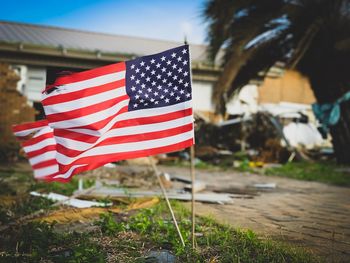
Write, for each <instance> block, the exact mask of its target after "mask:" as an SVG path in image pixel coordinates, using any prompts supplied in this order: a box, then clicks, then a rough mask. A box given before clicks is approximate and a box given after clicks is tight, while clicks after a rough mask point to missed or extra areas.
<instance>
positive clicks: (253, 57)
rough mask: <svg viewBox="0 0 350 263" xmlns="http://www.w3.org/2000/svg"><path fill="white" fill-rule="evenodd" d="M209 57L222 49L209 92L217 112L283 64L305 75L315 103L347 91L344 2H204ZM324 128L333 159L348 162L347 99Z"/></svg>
mask: <svg viewBox="0 0 350 263" xmlns="http://www.w3.org/2000/svg"><path fill="white" fill-rule="evenodd" d="M203 16H204V18H205V20H206V22H207V35H208V37H207V40H208V42H209V48H208V51H209V56H210V58H211V59H212V60H213V59H215V57H216V55H217V54H218V52H219V50H220V49H223V50H224V56H223V60H222V64H223V72H222V74H221V76H220V77H219V80H218V81H217V83H216V85H215V87H214V93H213V102H214V104H215V105H216V111H217V112H218V113H224V111H225V105H226V102H227V101H228V99H230V98H231V97H232V96H233V94H234V92H235V91H236V90H238V89H240V88H241V87H242V86H243V85H245V84H247V83H248V82H249V81H250V80H251V79H253V78H256V77H258V76H260V77H261V76H264V74H266V73H267V71H268V70H269V68H270V67H271V66H272V65H274V64H275V63H276V62H278V61H280V62H284V63H285V65H286V67H287V68H292V69H293V68H294V69H296V70H298V71H300V72H301V73H302V74H304V75H305V76H307V77H308V78H309V80H310V83H311V87H312V89H313V91H314V94H315V97H316V99H317V102H318V103H319V104H325V103H334V102H335V101H336V100H337V99H339V98H340V97H342V96H343V95H344V94H345V93H346V92H348V91H349V90H350V70H349V69H350V0H209V1H207V2H206V3H205V7H204V10H203ZM340 109H341V116H340V119H339V121H338V122H337V124H336V125H333V126H330V133H331V135H332V138H333V146H334V150H335V153H336V157H337V160H338V161H339V162H340V163H347V164H350V127H349V126H350V101H349V100H347V101H345V102H343V103H341V105H340Z"/></svg>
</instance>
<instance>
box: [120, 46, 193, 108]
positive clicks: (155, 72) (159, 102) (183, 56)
mask: <svg viewBox="0 0 350 263" xmlns="http://www.w3.org/2000/svg"><path fill="white" fill-rule="evenodd" d="M190 75H191V72H190V59H189V49H188V45H184V46H181V47H177V48H173V49H169V50H167V51H164V52H162V53H158V54H155V55H151V56H145V57H140V58H137V59H134V60H129V61H127V62H126V92H127V94H128V95H129V97H130V102H129V111H132V110H140V109H149V108H157V107H165V106H169V105H174V104H177V103H181V102H184V101H188V100H191V99H192V88H191V76H190Z"/></svg>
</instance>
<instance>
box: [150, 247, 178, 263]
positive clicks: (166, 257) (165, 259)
mask: <svg viewBox="0 0 350 263" xmlns="http://www.w3.org/2000/svg"><path fill="white" fill-rule="evenodd" d="M175 260H176V257H175V256H174V255H173V254H172V253H171V252H170V251H168V250H165V249H163V250H159V251H154V250H151V251H150V252H149V253H148V254H147V255H146V258H145V262H149V263H151V262H152V263H175Z"/></svg>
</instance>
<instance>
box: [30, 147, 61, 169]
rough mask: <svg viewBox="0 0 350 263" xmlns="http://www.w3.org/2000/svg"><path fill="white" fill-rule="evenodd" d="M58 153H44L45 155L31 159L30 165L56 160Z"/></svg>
mask: <svg viewBox="0 0 350 263" xmlns="http://www.w3.org/2000/svg"><path fill="white" fill-rule="evenodd" d="M56 153H57V152H56V151H49V152H44V153H43V154H40V155H38V156H35V157H32V158H29V163H30V165H32V166H33V165H36V164H38V163H41V162H44V161H48V160H52V159H55V158H56Z"/></svg>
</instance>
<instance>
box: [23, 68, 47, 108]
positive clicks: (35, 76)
mask: <svg viewBox="0 0 350 263" xmlns="http://www.w3.org/2000/svg"><path fill="white" fill-rule="evenodd" d="M45 83H46V69H45V68H44V67H28V71H27V81H26V86H25V88H24V95H26V96H27V98H28V100H29V101H35V102H39V101H41V91H42V90H43V89H44V88H45V85H46V84H45Z"/></svg>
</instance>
